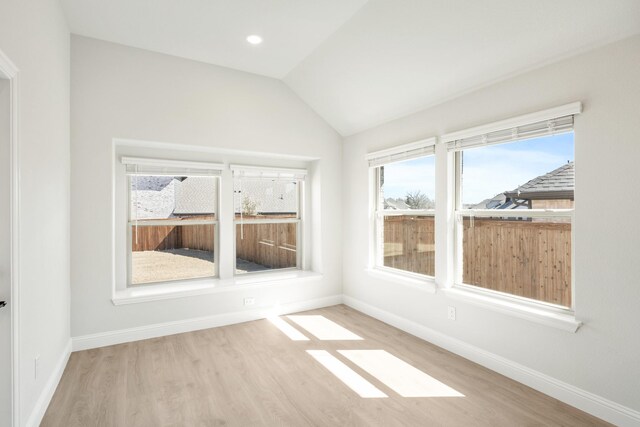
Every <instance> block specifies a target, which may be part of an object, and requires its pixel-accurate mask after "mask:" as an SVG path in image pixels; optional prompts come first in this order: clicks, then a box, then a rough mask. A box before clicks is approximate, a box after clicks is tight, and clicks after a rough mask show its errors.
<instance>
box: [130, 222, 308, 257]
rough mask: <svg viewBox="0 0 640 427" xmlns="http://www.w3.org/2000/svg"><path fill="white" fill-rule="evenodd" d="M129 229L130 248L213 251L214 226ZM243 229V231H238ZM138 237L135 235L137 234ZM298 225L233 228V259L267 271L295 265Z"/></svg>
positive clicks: (185, 224)
mask: <svg viewBox="0 0 640 427" xmlns="http://www.w3.org/2000/svg"><path fill="white" fill-rule="evenodd" d="M142 224H144V222H143V221H140V222H139V224H138V227H136V226H133V228H132V236H131V240H132V249H133V251H134V252H138V251H162V250H169V249H182V248H189V249H198V250H202V251H209V252H213V251H214V225H213V224H197V225H189V223H188V220H184V221H183V224H180V225H142ZM241 227H242V228H243V230H242V232H241V229H240V228H241ZM136 234H137V235H136ZM296 240H297V223H271V224H243V225H242V226H241V225H240V224H237V225H236V256H237V257H238V258H241V259H244V260H246V261H251V262H254V263H256V264H260V265H263V266H265V267H268V268H286V267H295V266H296V265H297V253H296V249H297V244H296V243H297V242H296Z"/></svg>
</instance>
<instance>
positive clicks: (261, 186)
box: [131, 176, 298, 219]
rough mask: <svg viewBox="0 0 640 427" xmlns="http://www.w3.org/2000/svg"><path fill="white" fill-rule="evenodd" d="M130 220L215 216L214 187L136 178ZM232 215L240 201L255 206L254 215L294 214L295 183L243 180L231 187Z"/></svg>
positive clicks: (210, 182)
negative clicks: (233, 195)
mask: <svg viewBox="0 0 640 427" xmlns="http://www.w3.org/2000/svg"><path fill="white" fill-rule="evenodd" d="M131 190H132V191H131V202H132V203H131V217H132V218H136V217H137V218H138V219H161V218H171V217H172V216H182V215H207V214H215V213H216V201H217V199H218V198H217V186H216V182H215V179H212V178H210V177H193V176H192V177H186V178H182V177H172V176H169V177H164V176H136V177H134V179H132V181H131ZM234 192H235V196H236V197H234V204H235V212H236V213H240V212H241V210H242V201H241V197H238V196H239V195H240V194H242V196H243V197H244V199H245V200H249V201H250V202H252V203H253V204H255V209H256V213H258V214H266V213H276V214H277V213H295V212H297V207H298V201H297V198H298V189H297V183H296V182H293V181H280V180H265V179H263V180H258V179H246V180H243V181H242V185H240V183H239V182H238V181H236V182H235V183H234Z"/></svg>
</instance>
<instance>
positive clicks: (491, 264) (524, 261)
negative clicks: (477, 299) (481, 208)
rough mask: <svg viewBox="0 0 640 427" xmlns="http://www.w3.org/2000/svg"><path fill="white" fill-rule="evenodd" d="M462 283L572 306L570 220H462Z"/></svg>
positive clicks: (524, 218) (521, 218) (467, 218)
mask: <svg viewBox="0 0 640 427" xmlns="http://www.w3.org/2000/svg"><path fill="white" fill-rule="evenodd" d="M462 229H463V244H462V245H463V247H462V253H463V260H462V264H463V269H462V271H463V278H462V281H463V283H466V284H469V285H474V286H478V287H481V288H485V289H491V290H494V291H499V292H504V293H508V294H512V295H517V296H521V297H525V298H532V299H535V300H538V301H544V302H548V303H552V304H557V305H561V306H565V307H570V306H571V298H572V297H571V219H570V218H534V219H532V218H527V217H520V218H500V217H493V218H477V217H476V218H473V219H472V218H470V217H466V216H465V217H464V218H463V222H462Z"/></svg>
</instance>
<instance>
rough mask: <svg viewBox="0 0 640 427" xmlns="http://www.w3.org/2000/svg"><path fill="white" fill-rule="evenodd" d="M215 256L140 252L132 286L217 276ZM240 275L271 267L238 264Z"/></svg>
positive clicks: (134, 260) (134, 261)
mask: <svg viewBox="0 0 640 427" xmlns="http://www.w3.org/2000/svg"><path fill="white" fill-rule="evenodd" d="M213 259H214V258H213V252H208V251H200V250H194V249H168V250H164V251H137V252H134V253H133V254H132V259H131V261H132V263H131V264H132V267H131V270H132V271H131V275H132V283H133V284H134V285H141V284H145V283H155V282H166V281H170V280H180V279H197V278H202V277H211V276H213V275H215V263H214V262H213ZM236 264H237V269H236V272H237V273H246V272H252V271H262V270H269V269H268V268H267V267H265V266H263V265H260V264H256V263H254V262H250V261H246V260H243V259H240V258H237V260H236Z"/></svg>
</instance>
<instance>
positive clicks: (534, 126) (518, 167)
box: [443, 107, 578, 309]
mask: <svg viewBox="0 0 640 427" xmlns="http://www.w3.org/2000/svg"><path fill="white" fill-rule="evenodd" d="M576 108H578V107H576ZM565 113H566V111H565ZM466 133H467V135H461V136H459V137H450V138H446V137H445V138H443V139H444V140H445V141H444V142H446V143H447V148H448V150H449V152H450V153H453V156H454V158H455V183H456V185H455V197H454V199H455V202H454V203H455V239H454V252H455V254H454V256H453V258H454V283H455V284H454V286H455V287H457V288H459V289H466V290H469V291H473V292H480V293H484V294H485V295H493V296H495V297H502V298H507V299H509V298H511V299H512V298H516V299H520V300H522V302H527V301H530V302H535V303H543V304H545V305H552V306H556V307H559V308H562V309H571V308H572V307H573V286H572V283H573V274H572V268H573V263H572V247H573V245H572V223H573V215H574V210H573V208H574V200H575V197H574V189H575V180H574V164H575V163H574V134H573V114H566V115H563V116H557V117H552V118H545V119H544V120H540V119H538V121H534V122H530V123H527V124H522V125H518V126H516V127H513V126H510V127H504V128H502V129H496V130H492V131H487V132H483V133H478V134H473V131H471V132H466Z"/></svg>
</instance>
